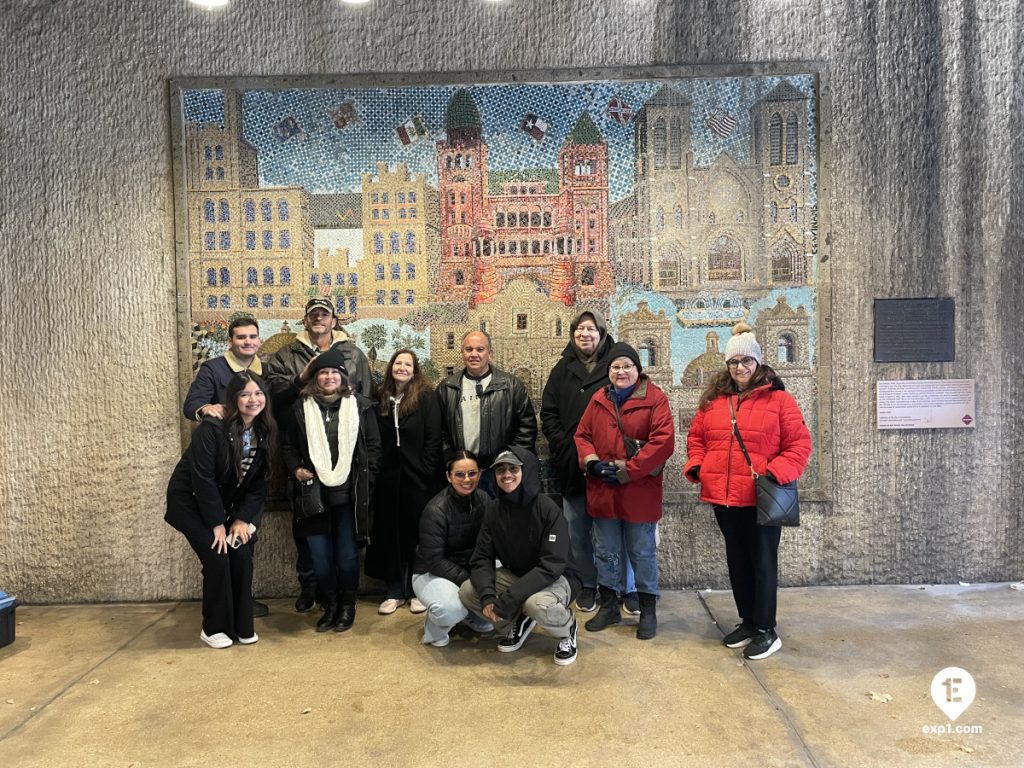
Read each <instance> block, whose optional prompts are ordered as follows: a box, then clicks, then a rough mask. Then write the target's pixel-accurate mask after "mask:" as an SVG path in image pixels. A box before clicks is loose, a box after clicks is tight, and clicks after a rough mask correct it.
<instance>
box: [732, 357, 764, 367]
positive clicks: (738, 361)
mask: <svg viewBox="0 0 1024 768" xmlns="http://www.w3.org/2000/svg"><path fill="white" fill-rule="evenodd" d="M756 362H757V360H755V359H754V358H752V357H740V358H733V359H732V360H726V361H725V364H726V365H727V366H728V367H730V368H736V367H738V366H740V365H742V366H743V367H744V368H749V367H750V366H752V365H754V363H756Z"/></svg>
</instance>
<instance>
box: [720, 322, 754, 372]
mask: <svg viewBox="0 0 1024 768" xmlns="http://www.w3.org/2000/svg"><path fill="white" fill-rule="evenodd" d="M734 357H752V358H754V359H755V360H757V364H758V365H761V359H762V358H761V345H760V344H758V343H757V337H756V336H754V329H753V328H751V327H750V326H749V325H747V324H746V323H744V322H739V323H736V325H734V326H733V327H732V337H731V338H730V339H729V341H728V342H726V345H725V359H726V360H732V359H733V358H734Z"/></svg>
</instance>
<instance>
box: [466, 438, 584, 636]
mask: <svg viewBox="0 0 1024 768" xmlns="http://www.w3.org/2000/svg"><path fill="white" fill-rule="evenodd" d="M510 450H511V451H512V452H513V453H514V454H515V455H516V456H518V457H519V460H520V461H522V462H523V468H522V472H523V479H522V482H521V483H520V484H519V487H518V488H517V489H516V490H515V491H514V492H513V493H511V494H506V493H503V492H502V491H500V490H499V491H498V498H496V499H492V500H491V501H490V502H489V503H488V505H487V510H486V511H485V512H484V520H483V524H482V525H481V526H480V534H479V536H477V540H476V548H475V549H474V550H473V557H472V559H471V561H470V565H471V574H470V578H471V579H472V581H473V588H474V589H475V590H476V593H477V595H478V596H479V598H480V605H481V606H487V605H492V604H493V605H494V610H495V611H496V612H497V614H498V615H499V616H501V617H502V618H504V619H512V618H513V617H515V615H516V614H517V613H519V611H520V609H521V608H522V605H523V603H524V602H525V601H526V599H527V598H528V597H530V595H533V594H536V593H537V592H540V591H542V590H544V589H546V588H547V587H549V586H551V585H552V584H553V583H554V582H555V581H556V580H557V579H558V578H559V577H560V576H563V575H564V576H566V578H567V580H569V583H570V588H571V589H572V591H573V593H575V592H578V591H579V586H578V585H579V578H578V577H576V576H575V574H574V572H570V571H571V569H570V568H569V557H570V555H569V524H568V523H567V522H566V521H565V517H564V516H563V515H562V510H561V508H560V507H559V506H558V505H557V504H555V502H553V501H552V500H551V499H549V498H548V497H547V496H545V495H544V494H542V493H541V492H540V467H539V464H538V462H537V457H536V456H535V455H534V454H533V453H532V452H530V451H527V450H525V449H523V448H518V447H512V448H511V449H510ZM496 559H497V560H500V561H501V564H502V565H503V566H504V567H505V568H508V569H509V570H510V571H512V573H514V574H515V575H516V576H518V577H519V578H518V580H517V581H516V582H515V584H513V585H512V586H511V587H509V588H508V590H506V591H505V592H504V593H502V595H501V597H498V593H497V589H496V587H495V565H494V561H495V560H496Z"/></svg>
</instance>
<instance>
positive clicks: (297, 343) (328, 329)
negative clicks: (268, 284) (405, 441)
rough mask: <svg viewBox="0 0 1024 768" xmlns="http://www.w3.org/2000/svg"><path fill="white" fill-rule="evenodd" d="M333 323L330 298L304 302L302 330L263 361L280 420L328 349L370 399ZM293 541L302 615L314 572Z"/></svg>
mask: <svg viewBox="0 0 1024 768" xmlns="http://www.w3.org/2000/svg"><path fill="white" fill-rule="evenodd" d="M337 322H338V317H337V315H336V314H335V312H334V304H332V303H331V300H330V299H328V298H324V297H322V296H317V297H316V298H312V299H310V300H309V301H308V302H306V315H305V317H303V319H302V324H303V325H304V326H305V330H303V331H302V332H301V333H299V334H298V335H297V336H296V337H295V339H294V340H293V341H292V343H291V344H288V345H286V346H284V347H281V349H279V350H278V351H277V352H275V353H274V354H273V355H271V356H270V358H269V359H268V360H267V363H266V365H265V366H264V367H265V368H266V372H267V375H266V379H267V384H268V385H269V387H270V393H271V395H272V397H273V401H274V413H276V414H277V415H278V418H280V419H282V421H286V419H287V417H288V414H290V413H291V407H292V404H293V403H294V402H295V400H296V399H297V398H298V396H299V392H301V391H302V388H303V387H304V386H305V385H306V384H308V383H309V379H310V366H311V365H312V364H313V361H314V360H316V359H317V357H318V356H319V355H321V354H322V353H324V352H326V351H328V350H329V349H336V350H338V352H339V353H340V354H341V358H342V362H343V364H344V366H345V370H346V371H347V372H348V384H349V386H350V387H352V390H353V391H354V392H358V393H359V394H360V395H363V396H364V397H368V398H370V399H373V379H372V378H371V376H370V364H369V362H367V360H366V355H364V354H363V351H362V350H361V349H359V347H357V346H356V344H355V342H354V341H353V340H352V338H351V337H350V336H349V335H348V334H347V333H345V332H344V331H340V330H337V329H336V328H335V325H337ZM281 426H282V432H283V431H285V430H286V429H287V427H288V425H287V424H286V423H282V425H281ZM293 538H294V539H295V549H296V553H297V557H296V560H295V570H296V573H297V575H298V578H299V590H300V591H299V596H298V598H296V600H295V610H296V611H298V612H299V613H305V612H306V611H310V610H312V609H313V604H314V602H315V601H316V573H314V572H313V556H312V555H311V554H310V552H309V544H308V543H307V542H306V539H305V538H304V537H301V536H294V537H293Z"/></svg>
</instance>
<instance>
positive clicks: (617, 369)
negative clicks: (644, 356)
mask: <svg viewBox="0 0 1024 768" xmlns="http://www.w3.org/2000/svg"><path fill="white" fill-rule="evenodd" d="M634 368H636V366H635V365H633V364H632V363H630V364H629V365H613V366H612V367H611V368H609V369H608V370H610V371H611V372H612V373H629V372H630V371H632V370H633V369H634Z"/></svg>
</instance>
